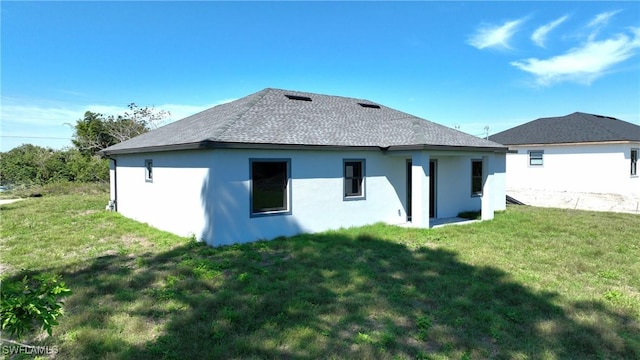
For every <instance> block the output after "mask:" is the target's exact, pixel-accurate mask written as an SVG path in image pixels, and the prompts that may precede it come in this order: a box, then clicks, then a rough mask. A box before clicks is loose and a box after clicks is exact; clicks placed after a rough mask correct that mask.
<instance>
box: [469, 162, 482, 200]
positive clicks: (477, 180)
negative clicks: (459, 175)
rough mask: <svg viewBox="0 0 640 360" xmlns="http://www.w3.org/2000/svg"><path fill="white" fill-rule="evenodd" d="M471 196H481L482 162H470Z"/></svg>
mask: <svg viewBox="0 0 640 360" xmlns="http://www.w3.org/2000/svg"><path fill="white" fill-rule="evenodd" d="M471 196H482V160H471Z"/></svg>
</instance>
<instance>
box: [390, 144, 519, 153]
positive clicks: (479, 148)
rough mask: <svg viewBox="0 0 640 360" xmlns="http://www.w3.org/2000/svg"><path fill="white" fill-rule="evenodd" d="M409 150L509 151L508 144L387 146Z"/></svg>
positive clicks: (394, 149) (393, 149)
mask: <svg viewBox="0 0 640 360" xmlns="http://www.w3.org/2000/svg"><path fill="white" fill-rule="evenodd" d="M408 150H439V151H484V152H487V151H488V152H495V153H507V152H508V151H509V148H508V147H507V146H462V145H460V146H459V145H429V144H417V145H393V146H389V147H388V148H387V151H408Z"/></svg>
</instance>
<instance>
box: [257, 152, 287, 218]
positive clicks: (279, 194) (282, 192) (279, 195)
mask: <svg viewBox="0 0 640 360" xmlns="http://www.w3.org/2000/svg"><path fill="white" fill-rule="evenodd" d="M251 176H252V178H251V180H252V181H253V187H252V189H253V193H252V194H251V195H252V196H251V205H252V211H253V212H254V213H263V212H270V211H282V210H287V183H288V176H287V162H286V161H277V162H276V161H254V162H252V163H251Z"/></svg>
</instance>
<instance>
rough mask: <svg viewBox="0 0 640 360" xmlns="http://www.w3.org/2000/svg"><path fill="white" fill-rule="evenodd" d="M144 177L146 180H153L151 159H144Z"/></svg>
mask: <svg viewBox="0 0 640 360" xmlns="http://www.w3.org/2000/svg"><path fill="white" fill-rule="evenodd" d="M144 178H145V180H146V181H147V182H151V181H153V161H152V160H145V161H144Z"/></svg>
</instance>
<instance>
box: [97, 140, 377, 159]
mask: <svg viewBox="0 0 640 360" xmlns="http://www.w3.org/2000/svg"><path fill="white" fill-rule="evenodd" d="M198 149H259V150H381V149H382V148H381V147H379V146H347V145H301V144H274V143H236V142H216V141H201V142H197V143H187V144H176V145H161V146H147V147H136V148H126V149H115V150H108V149H105V150H102V151H100V152H99V153H100V154H101V155H102V156H111V155H120V154H136V153H149V152H163V151H175V150H198Z"/></svg>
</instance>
